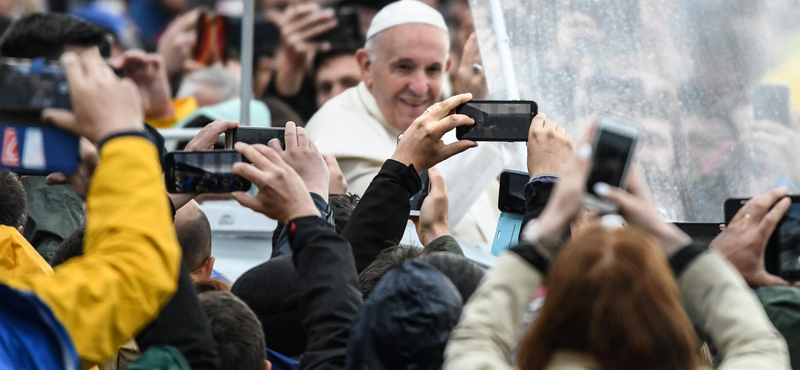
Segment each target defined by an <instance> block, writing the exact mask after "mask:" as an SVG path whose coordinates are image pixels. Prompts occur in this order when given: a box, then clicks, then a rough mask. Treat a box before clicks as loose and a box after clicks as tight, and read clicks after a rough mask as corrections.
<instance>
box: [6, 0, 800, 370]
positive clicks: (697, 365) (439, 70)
mask: <svg viewBox="0 0 800 370" xmlns="http://www.w3.org/2000/svg"><path fill="white" fill-rule="evenodd" d="M48 4H49V6H50V7H51V10H53V11H51V12H43V13H35V14H30V15H24V16H21V17H19V18H18V19H16V20H14V21H13V22H11V23H10V25H9V26H8V28H7V29H6V30H5V31H4V34H3V36H2V38H0V57H1V58H22V59H32V58H44V59H47V60H51V61H58V62H59V63H60V66H61V67H62V68H63V70H64V73H65V74H66V78H67V81H68V84H69V91H70V97H71V103H72V104H71V105H72V108H71V109H69V110H65V109H60V108H48V109H45V110H44V111H42V114H41V119H42V120H43V121H45V122H48V124H52V125H54V126H55V127H58V128H60V129H62V130H65V131H68V132H71V133H73V134H75V135H77V136H79V137H80V138H81V139H80V140H81V142H80V165H79V168H78V171H77V172H76V173H72V174H62V173H53V174H50V175H48V176H20V175H18V174H16V173H13V172H10V171H2V172H0V302H2V303H0V368H2V369H79V368H80V369H95V368H96V369H103V370H106V369H131V370H137V369H164V370H167V369H169V370H179V369H181V370H185V369H201V370H204V369H207V370H235V369H236V370H250V369H252V370H270V369H280V370H283V369H292V370H294V369H352V370H355V369H359V370H361V369H409V370H411V369H431V370H434V369H447V370H469V369H475V370H478V369H523V370H533V369H551V370H560V369H564V370H566V369H586V370H589V369H664V370H673V369H674V370H679V369H680V370H686V369H704V368H719V369H725V370H738V369H742V370H744V369H748V370H750V369H776V370H780V369H792V368H800V336H798V335H797V333H798V331H797V330H796V329H797V327H798V326H800V290H798V288H800V283H796V282H791V281H786V280H784V279H782V278H781V277H779V276H775V275H772V274H770V273H768V272H767V270H766V268H765V263H764V259H765V250H766V248H767V244H768V241H769V239H770V237H771V235H772V233H773V231H774V230H775V229H776V227H777V225H778V224H779V223H780V222H781V219H782V218H783V216H784V214H785V213H786V212H787V210H788V209H789V207H790V205H791V204H792V200H791V199H790V198H789V197H788V191H787V189H786V188H777V189H774V190H771V191H769V192H765V193H764V194H761V195H756V196H755V197H753V198H752V199H751V200H749V201H747V203H746V204H744V206H743V207H742V208H741V209H740V210H739V211H738V213H737V214H736V216H735V217H734V218H733V219H732V221H731V222H730V223H728V224H727V225H726V226H725V227H724V229H723V230H722V232H721V233H720V234H719V235H718V236H717V237H716V238H714V239H713V241H712V242H711V243H710V244H708V243H703V242H701V241H699V240H693V239H692V237H690V236H689V235H687V234H686V233H684V232H683V231H681V229H680V228H678V227H677V226H676V225H674V224H672V223H669V222H667V220H666V219H665V217H664V212H662V210H660V209H659V207H658V206H657V205H656V202H655V200H654V199H653V196H652V194H651V192H650V190H649V184H648V181H646V176H644V174H643V172H644V171H642V170H640V169H639V168H638V167H637V166H633V169H632V170H631V171H629V173H630V175H629V180H628V181H627V186H626V188H624V189H622V188H616V187H613V186H607V184H604V185H606V186H595V187H594V189H593V191H594V193H595V194H597V195H598V196H601V197H603V198H605V199H606V200H608V201H610V202H613V203H615V204H617V205H618V206H619V212H618V213H619V215H620V216H622V217H623V218H624V220H625V225H624V226H617V227H608V226H607V225H606V226H604V225H603V222H602V219H601V218H600V217H598V215H597V213H595V212H591V211H590V210H589V209H588V208H587V207H586V205H585V204H584V203H583V198H584V195H585V194H586V192H587V189H586V187H587V182H588V177H589V173H590V171H591V168H592V158H593V150H594V148H593V147H592V138H593V135H594V132H595V130H596V123H587V124H586V125H585V127H584V129H583V132H582V135H581V137H580V138H579V139H577V140H575V139H574V138H573V136H572V135H571V134H570V133H569V132H568V130H566V129H565V127H564V125H560V124H558V123H556V122H555V121H554V120H552V119H548V117H547V116H546V115H545V114H544V113H539V114H537V115H536V116H535V117H534V118H533V119H532V121H531V123H530V127H529V129H528V135H527V136H528V137H527V146H526V150H527V152H526V153H525V157H526V167H527V172H528V174H529V176H530V181H528V182H527V183H526V185H525V188H524V194H525V214H524V219H523V221H522V225H521V230H522V231H521V233H520V237H519V244H517V245H515V246H512V247H511V248H510V249H509V250H508V251H506V252H504V253H503V254H501V255H500V256H499V257H498V258H497V260H496V261H495V263H494V265H493V266H491V267H489V268H487V267H486V266H483V265H480V264H478V263H476V262H474V261H472V260H470V259H469V258H467V257H466V256H465V253H464V248H463V246H464V244H465V243H464V242H466V243H486V242H487V241H490V240H491V239H492V238H493V236H494V225H495V224H496V222H497V218H498V217H499V210H498V209H497V194H498V185H497V179H496V175H497V173H494V172H492V171H491V169H492V168H495V167H499V168H500V169H502V167H503V164H504V160H503V154H502V152H501V151H500V150H498V148H497V146H496V145H494V144H493V143H485V142H481V143H480V144H479V143H477V142H474V141H470V140H454V139H453V137H454V135H453V131H454V129H456V128H457V127H462V126H471V125H473V124H474V123H475V122H474V121H473V120H472V119H471V118H469V117H467V116H465V115H461V114H456V113H455V108H456V107H458V106H460V105H462V104H464V103H467V102H469V101H471V100H473V99H479V98H487V97H488V96H487V91H488V90H487V86H486V81H485V76H484V68H483V66H482V62H481V59H480V56H479V53H478V48H477V36H475V35H474V31H473V29H472V21H471V18H470V15H469V12H468V10H469V9H468V7H467V4H466V1H460V0H451V1H420V0H400V1H396V2H391V3H389V4H382V3H381V2H380V1H375V2H361V1H341V2H336V3H335V4H333V5H330V4H326V5H325V6H321V5H320V4H317V3H316V2H314V1H286V2H277V1H271V0H264V1H262V2H259V3H257V4H256V5H257V11H258V13H259V14H263V17H264V19H268V20H269V21H270V22H272V23H274V24H275V25H276V27H277V29H278V30H279V31H280V32H279V40H259V39H257V40H256V42H260V43H273V44H274V45H275V48H274V49H273V50H267V51H265V52H264V54H259V52H258V51H259V50H264V49H270V48H268V47H265V48H258V47H256V48H255V50H256V51H257V53H256V56H255V58H254V65H255V68H254V73H253V76H241V72H240V69H238V61H237V60H236V59H234V58H233V57H231V59H226V60H222V61H221V62H220V63H216V64H214V65H211V66H203V65H199V64H198V63H197V61H196V60H194V59H193V57H192V55H193V48H194V47H195V44H196V42H197V28H196V25H197V22H198V19H199V17H200V16H201V14H202V13H201V12H200V11H199V10H190V9H189V8H191V7H194V6H196V5H201V4H194V5H190V4H188V3H184V2H181V1H180V0H153V1H146V0H142V1H137V0H131V1H130V2H129V3H128V4H127V5H128V7H127V13H126V14H127V16H128V17H129V18H130V20H132V22H133V23H134V24H136V27H137V30H138V32H137V33H136V37H134V38H131V37H130V35H129V34H127V33H125V32H122V31H121V30H120V29H117V28H114V27H112V28H111V29H108V28H103V24H104V23H103V22H101V21H98V20H97V18H92V17H88V16H85V15H86V12H88V13H90V14H92V15H97V13H98V12H100V13H102V12H107V9H105V8H102V7H101V8H96V6H97V5H93V4H88V5H87V4H71V3H70V4H63V3H60V2H59V1H56V0H53V1H50V2H49V3H48ZM328 6H332V7H333V8H337V9H338V7H341V6H348V7H353V8H354V9H357V10H358V14H359V15H360V19H361V22H362V24H361V26H362V31H363V38H364V40H363V41H364V44H363V45H361V46H363V48H356V49H350V50H342V49H339V48H337V47H336V45H332V43H331V42H328V41H325V42H320V41H318V40H319V39H318V37H320V36H321V35H323V34H324V33H325V32H328V31H330V30H332V29H334V28H335V27H336V26H337V24H336V23H337V21H336V20H335V19H337V18H336V17H335V15H336V14H337V11H334V10H332V9H333V8H331V7H328ZM59 7H62V8H59ZM231 7H235V6H234V5H233V4H232V3H231V2H230V1H223V2H220V3H217V4H216V9H217V10H219V11H222V10H224V9H229V8H231ZM72 8H74V9H79V10H81V11H82V12H83V13H82V12H81V11H77V10H76V11H75V12H74V14H75V15H74V16H73V15H67V14H63V13H62V12H59V11H58V10H61V11H69V10H70V9H72ZM87 9H88V10H87ZM101 11H102V12H101ZM443 13H444V14H446V16H443ZM82 14H83V15H84V17H81V15H82ZM102 14H106V13H102ZM106 15H107V14H106ZM80 18H83V19H86V20H81V19H80ZM100 19H106V18H103V17H100ZM106 20H107V19H106ZM92 23H96V25H93V24H92ZM109 35H111V36H109ZM136 47H141V48H143V50H139V49H136ZM148 50H149V51H148ZM225 54H228V53H225ZM230 55H235V53H234V52H231V53H230ZM115 72H121V73H115ZM119 74H121V75H122V76H123V77H119ZM250 78H251V79H252V81H253V86H254V92H255V93H256V94H255V99H254V102H241V103H240V104H262V105H263V106H265V107H267V108H266V109H265V111H266V112H267V114H266V116H263V117H261V118H262V119H263V122H251V123H252V124H253V125H254V126H262V127H268V126H274V124H273V122H276V120H277V122H280V123H279V125H280V126H282V127H284V128H285V137H284V140H283V141H284V144H283V145H282V144H281V142H280V140H277V139H273V140H271V141H270V142H269V143H268V144H267V145H264V144H254V145H249V144H245V143H242V142H239V143H236V144H235V145H234V150H235V151H237V152H238V153H240V154H241V155H242V156H243V157H244V158H246V162H237V163H235V164H234V166H233V173H234V174H235V175H237V176H241V177H242V178H244V179H246V180H247V181H249V182H250V183H252V185H253V187H254V188H255V189H256V190H257V191H250V192H233V193H231V194H230V195H226V196H229V197H230V198H232V199H234V200H235V201H237V202H238V203H239V204H240V205H241V206H243V207H246V208H249V209H251V210H253V211H255V212H258V213H260V214H263V215H265V216H266V217H268V218H270V219H273V220H277V221H278V227H277V228H276V229H275V230H274V231H272V230H265V231H272V235H273V237H272V240H271V244H272V256H271V258H269V259H268V260H266V261H263V263H261V264H259V265H258V266H256V267H254V268H252V269H251V270H249V271H247V272H246V273H244V274H243V275H242V276H240V277H238V278H237V279H235V280H234V281H230V280H228V279H227V278H226V277H225V276H224V275H222V274H220V273H219V272H218V271H216V270H215V266H214V265H215V258H214V257H213V256H212V250H213V249H212V247H213V246H212V233H211V227H210V224H209V220H208V218H207V217H206V215H205V214H204V213H203V210H202V208H201V206H200V203H201V202H203V201H204V200H203V198H202V196H203V195H202V194H171V193H168V192H167V191H166V189H165V186H164V171H163V167H162V161H163V159H164V156H165V154H166V153H167V149H166V146H165V140H164V138H163V137H161V136H160V134H159V133H158V130H157V128H166V127H183V126H182V125H185V124H186V122H185V121H186V120H187V119H188V120H189V121H191V122H194V123H195V124H196V123H197V122H198V121H197V119H196V115H193V114H196V111H197V110H198V108H200V107H201V106H209V107H214V106H217V105H220V104H223V105H224V104H226V103H229V102H230V101H231V100H236V99H237V97H238V86H239V83H240V81H241V80H242V79H250ZM13 93H14V92H13V91H5V92H2V94H13ZM603 98H605V97H603ZM212 111H213V110H212ZM208 112H209V111H206V114H211V113H208ZM211 118H212V119H211V120H210V122H203V123H202V124H200V125H201V126H202V129H201V130H200V131H199V133H198V134H197V135H196V136H195V137H194V138H193V139H192V140H190V141H188V142H187V143H185V145H182V146H181V147H182V149H185V150H190V151H207V150H213V149H214V148H215V146H216V145H217V143H218V142H219V141H220V139H221V137H222V135H223V134H225V133H226V132H230V130H232V129H236V128H237V127H238V126H239V123H238V122H236V121H235V120H225V119H217V118H224V117H211ZM267 121H271V122H267ZM401 134H402V135H401ZM399 136H400V137H399ZM479 170H487V171H485V172H487V173H488V174H489V175H488V176H483V175H481V173H479V172H481V171H479ZM426 171H427V176H428V177H429V178H430V189H429V194H428V196H427V197H426V198H425V200H424V202H423V204H422V207H421V210H420V211H419V216H415V217H410V211H411V209H410V208H411V205H410V203H409V199H410V198H411V197H412V195H414V194H416V193H418V192H419V191H420V190H421V189H422V187H423V184H422V181H421V179H420V176H421V174H422V173H423V172H426ZM778 175H780V174H778ZM465 178H468V179H470V180H471V181H462V180H463V179H465ZM754 195H755V194H754ZM207 199H208V198H207ZM451 200H452V201H451ZM205 201H209V202H211V201H213V200H205ZM663 202H664V201H663V200H661V202H659V206H660V205H662V203H663ZM719 207H722V205H721V204H720V205H719ZM454 210H456V211H458V212H460V214H458V215H454V214H453V213H454ZM409 220H411V221H412V222H413V225H414V228H415V231H416V235H417V236H418V238H419V241H420V243H421V244H422V247H416V246H406V245H400V241H401V240H402V239H403V236H404V234H405V233H406V231H407V226H408V223H409ZM487 220H488V221H487ZM267 243H269V242H265V244H267ZM264 247H265V248H268V247H269V246H268V245H265V246H264ZM797 263H798V264H800V260H799V261H798V262H797ZM794 285H797V287H795V286H794Z"/></svg>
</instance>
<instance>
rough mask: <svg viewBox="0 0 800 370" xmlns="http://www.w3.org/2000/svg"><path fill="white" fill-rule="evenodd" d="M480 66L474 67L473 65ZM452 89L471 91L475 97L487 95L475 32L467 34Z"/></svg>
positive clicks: (463, 91)
mask: <svg viewBox="0 0 800 370" xmlns="http://www.w3.org/2000/svg"><path fill="white" fill-rule="evenodd" d="M476 65H477V66H480V67H481V68H478V69H475V68H474V66H476ZM453 89H454V90H455V91H456V92H457V93H472V95H473V96H475V97H476V98H477V99H485V98H486V97H487V96H488V95H489V91H488V90H489V88H488V87H487V86H486V74H484V71H483V63H482V62H481V52H480V49H478V38H477V36H476V35H475V32H472V34H471V35H470V36H469V39H467V42H466V43H465V44H464V52H463V54H462V55H461V62H460V64H459V66H458V72H457V74H456V78H455V79H454V80H453Z"/></svg>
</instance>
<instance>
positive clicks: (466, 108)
mask: <svg viewBox="0 0 800 370" xmlns="http://www.w3.org/2000/svg"><path fill="white" fill-rule="evenodd" d="M538 110H539V107H538V106H537V105H536V102H533V101H529V100H472V101H469V102H467V103H465V104H461V105H459V106H458V107H457V108H456V114H463V115H466V116H468V117H470V118H472V119H474V120H475V124H474V125H472V126H459V127H456V138H457V139H458V140H472V141H528V129H529V128H530V126H531V120H532V119H533V117H534V116H536V113H538Z"/></svg>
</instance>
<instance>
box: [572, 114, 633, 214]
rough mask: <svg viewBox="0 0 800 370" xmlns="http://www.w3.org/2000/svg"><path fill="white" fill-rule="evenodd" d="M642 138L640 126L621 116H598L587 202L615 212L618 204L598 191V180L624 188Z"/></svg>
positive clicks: (607, 211) (591, 206)
mask: <svg viewBox="0 0 800 370" xmlns="http://www.w3.org/2000/svg"><path fill="white" fill-rule="evenodd" d="M638 138H639V129H638V128H637V127H636V126H635V125H633V124H631V123H629V122H625V121H623V120H622V119H621V118H618V117H615V116H610V115H604V116H600V117H598V123H597V127H596V128H595V133H594V145H592V147H593V149H594V150H593V153H594V160H593V161H592V170H591V172H589V179H588V181H587V184H586V191H587V193H586V195H585V197H584V202H585V203H586V205H587V206H589V207H590V208H594V209H596V210H598V211H600V212H602V213H613V212H616V211H617V208H618V206H617V205H616V204H614V203H613V202H611V201H608V200H606V199H604V198H603V197H601V196H599V195H597V193H595V191H594V187H595V184H597V183H599V182H604V183H606V184H608V185H610V186H614V187H618V188H622V189H624V188H625V184H626V182H627V180H628V170H629V169H630V165H631V163H632V159H633V152H634V149H635V148H636V143H637V141H638Z"/></svg>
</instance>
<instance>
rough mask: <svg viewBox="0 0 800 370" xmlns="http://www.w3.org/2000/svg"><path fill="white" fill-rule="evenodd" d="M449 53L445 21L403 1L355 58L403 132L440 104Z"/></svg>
mask: <svg viewBox="0 0 800 370" xmlns="http://www.w3.org/2000/svg"><path fill="white" fill-rule="evenodd" d="M449 53H450V37H449V36H448V32H447V26H446V25H445V22H444V18H442V15H441V14H440V13H439V12H438V11H436V10H435V9H433V8H431V7H430V6H428V5H425V4H423V3H421V2H419V1H417V0H403V1H398V2H395V3H392V4H390V5H388V6H386V7H385V8H383V9H382V10H381V11H380V12H378V14H377V15H376V16H375V19H374V20H373V21H372V25H371V26H370V29H369V32H368V33H367V43H366V45H365V46H364V49H361V50H359V51H358V53H357V54H356V58H357V59H358V64H359V66H360V67H361V77H362V79H363V80H364V83H365V84H366V86H367V88H368V89H369V91H370V92H371V93H372V96H373V97H375V100H376V101H377V103H378V107H379V108H380V111H381V113H382V114H383V117H384V118H385V119H386V121H387V123H388V124H389V125H391V126H392V127H394V128H395V129H397V130H398V131H401V132H404V131H405V130H406V129H407V128H408V127H409V126H411V123H413V122H414V120H415V119H417V118H418V117H419V116H420V115H421V114H422V113H423V112H425V109H427V108H428V107H430V106H431V105H433V104H434V103H436V102H437V101H439V98H440V95H441V90H442V83H443V81H444V77H445V74H446V73H447V71H448V70H449V69H450V59H449Z"/></svg>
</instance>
